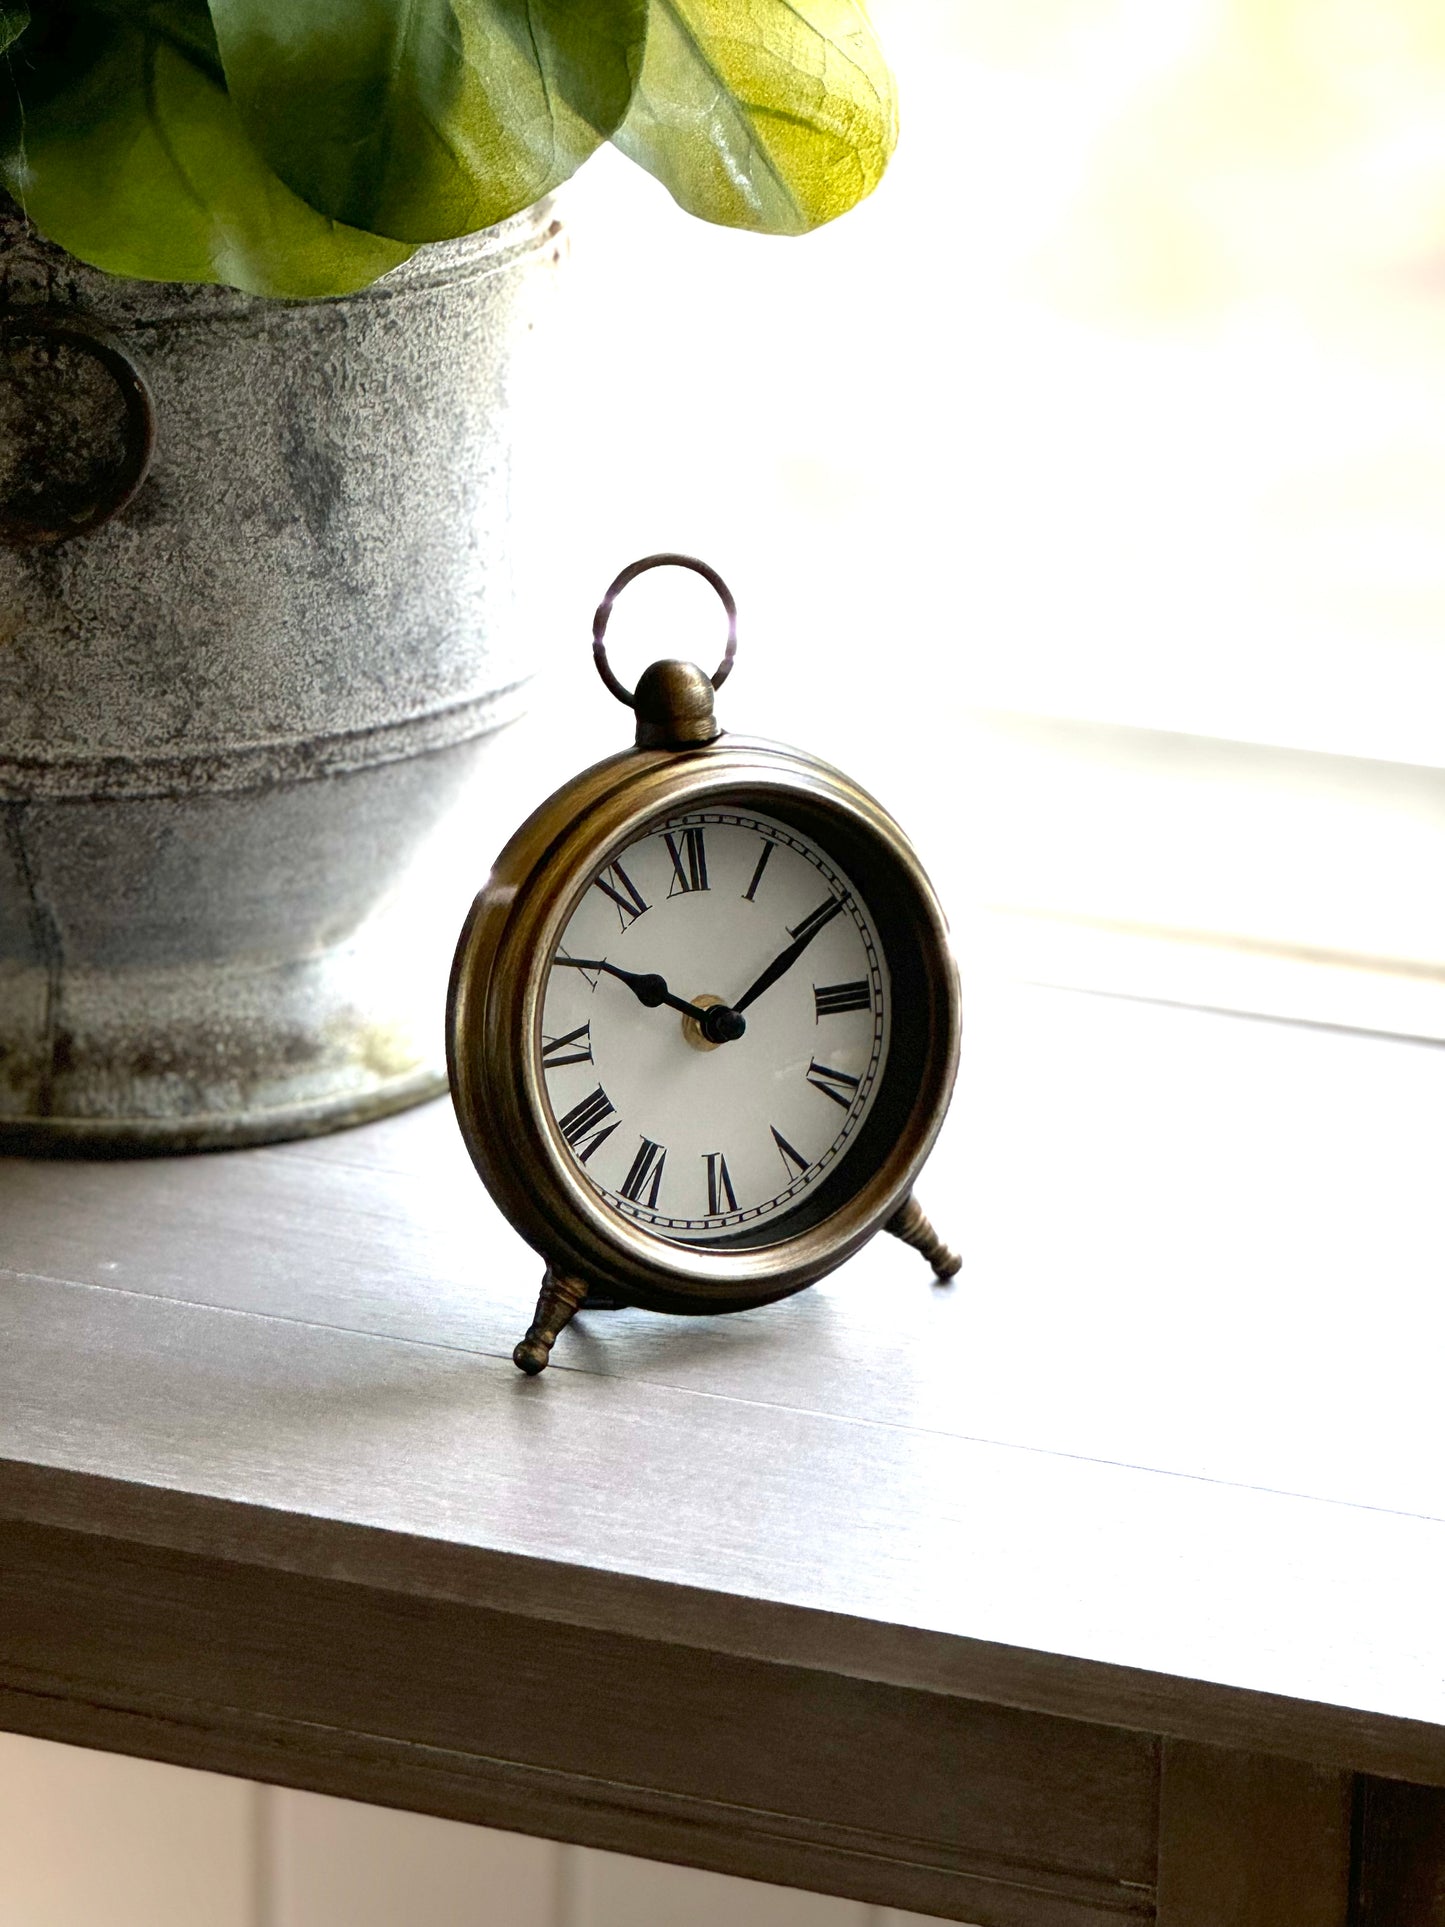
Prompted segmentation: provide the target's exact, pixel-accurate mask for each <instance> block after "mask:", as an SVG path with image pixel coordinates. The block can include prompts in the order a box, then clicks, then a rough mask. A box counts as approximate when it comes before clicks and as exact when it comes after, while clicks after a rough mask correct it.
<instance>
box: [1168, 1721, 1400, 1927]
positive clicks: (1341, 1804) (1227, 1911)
mask: <svg viewBox="0 0 1445 1927" xmlns="http://www.w3.org/2000/svg"><path fill="white" fill-rule="evenodd" d="M1162 1765H1163V1773H1162V1780H1161V1787H1160V1801H1159V1879H1158V1908H1159V1912H1158V1927H1349V1905H1350V1803H1351V1794H1352V1782H1351V1779H1350V1776H1349V1775H1348V1774H1343V1773H1330V1772H1328V1771H1325V1770H1323V1769H1321V1768H1318V1767H1309V1766H1303V1765H1297V1764H1295V1763H1294V1762H1293V1761H1289V1760H1278V1759H1267V1758H1263V1757H1260V1756H1258V1755H1251V1754H1248V1753H1239V1752H1231V1751H1228V1750H1226V1749H1224V1748H1222V1747H1213V1746H1195V1745H1190V1744H1188V1743H1185V1742H1181V1741H1169V1742H1166V1744H1165V1747H1164V1751H1163V1762H1162ZM1392 1927H1395V1924H1392ZM1398 1927H1407V1923H1405V1922H1404V1921H1401V1922H1399V1923H1398Z"/></svg>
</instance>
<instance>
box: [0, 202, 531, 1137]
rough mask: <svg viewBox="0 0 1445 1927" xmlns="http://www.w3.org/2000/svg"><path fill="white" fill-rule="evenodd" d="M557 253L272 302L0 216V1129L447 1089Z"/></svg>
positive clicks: (307, 1124)
mask: <svg viewBox="0 0 1445 1927" xmlns="http://www.w3.org/2000/svg"><path fill="white" fill-rule="evenodd" d="M560 254H561V246H560V239H559V230H558V224H557V222H556V221H555V220H554V219H553V217H552V211H551V208H550V207H549V205H547V204H546V203H543V204H541V205H540V206H538V207H537V208H534V209H531V210H529V211H528V212H527V213H526V214H523V215H519V216H518V217H517V218H516V219H515V220H512V221H509V222H507V223H505V224H504V225H502V226H501V227H498V228H494V229H491V230H488V231H487V232H486V233H483V234H480V235H477V236H474V237H472V238H470V239H468V240H466V241H462V242H455V243H448V244H446V245H444V246H441V247H435V248H429V249H424V250H422V251H421V252H420V253H419V254H418V255H417V256H415V257H414V258H413V260H411V261H410V262H408V263H407V264H406V265H405V266H404V267H402V268H400V269H398V270H396V271H395V272H394V273H393V274H390V275H388V276H387V277H386V278H385V280H383V281H381V282H379V283H378V284H377V285H376V286H374V287H373V288H370V289H368V290H366V291H365V292H364V293H361V294H358V295H355V296H350V297H347V298H345V299H341V300H333V301H324V302H308V303H290V302H274V301H263V300H259V299H255V298H252V297H249V296H247V295H243V294H239V293H236V292H234V291H233V290H230V289H226V288H213V287H191V286H180V285H170V284H155V283H146V282H137V281H124V280H116V279H111V278H110V277H107V276H105V275H103V274H100V273H98V272H96V271H94V270H91V269H89V268H86V267H83V266H81V265H80V264H78V263H77V262H75V261H74V260H73V259H71V258H70V257H69V256H68V255H66V254H64V253H63V252H61V251H60V250H58V249H56V248H54V247H52V246H50V245H49V244H47V243H45V242H43V241H41V240H40V239H39V238H38V237H36V236H35V235H33V234H31V233H30V232H28V231H27V229H26V227H25V225H24V223H23V221H21V220H20V218H19V216H18V214H17V213H16V211H15V210H14V209H11V208H0V1151H7V1150H8V1151H14V1150H21V1151H28V1152H35V1151H64V1150H72V1151H73V1150H87V1151H109V1152H135V1151H152V1150H154V1151H159V1150H174V1149H183V1148H201V1147H207V1146H219V1145H229V1144H244V1143H254V1142H259V1141H262V1140H266V1139H273V1138H282V1137H291V1136H296V1135H301V1134H305V1133H309V1132H314V1131H323V1130H328V1129H331V1128H333V1127H335V1126H337V1125H341V1124H347V1123H352V1122H356V1121H358V1120H360V1119H362V1118H367V1117H374V1116H378V1115H380V1114H381V1113H383V1112H385V1111H388V1110H393V1109H396V1108H398V1107H400V1106H402V1105H405V1104H408V1103H411V1102H414V1101H416V1100H417V1099H419V1098H422V1097H425V1096H429V1095H431V1094H433V1093H434V1092H437V1091H440V1090H441V1089H443V1088H444V1087H445V1071H444V1067H443V1055H442V1010H443V1002H444V995H445V980H446V967H447V960H448V958H449V956H450V951H451V946H452V943H453V941H454V939H455V933H456V928H457V925H458V923H459V921H460V917H461V913H462V910H463V908H464V904H463V903H462V902H461V901H460V898H459V894H458V893H459V892H460V891H463V890H464V891H465V894H466V895H468V896H469V894H470V890H471V888H474V887H475V877H476V874H477V858H478V856H480V857H481V859H482V862H483V865H484V864H485V861H486V858H487V857H488V856H489V855H490V853H491V849H492V836H491V832H490V830H489V829H488V828H486V827H483V828H482V829H481V830H480V831H479V830H478V829H477V827H476V818H475V798H476V794H477V785H478V783H479V781H481V782H485V776H486V763H487V756H488V754H489V746H490V740H491V738H492V737H493V735H494V734H495V732H496V731H498V730H499V729H501V728H502V726H503V725H504V724H505V723H507V722H508V721H510V720H511V719H513V718H514V717H516V716H517V715H518V714H519V713H520V710H521V707H522V703H523V695H524V683H525V677H526V674H527V667H528V663H527V652H526V650H525V649H524V648H523V647H522V646H521V643H520V630H519V624H518V620H517V616H516V612H515V610H514V608H513V603H512V578H511V562H510V557H511V547H512V545H511V542H510V539H509V535H510V528H511V520H512V450H513V445H514V442H515V440H516V439H517V438H518V437H521V436H525V435H527V434H528V433H529V432H537V430H538V421H537V418H536V409H537V408H540V407H541V406H542V395H543V387H544V384H543V382H542V381H541V379H540V368H539V366H538V364H537V362H536V361H535V359H534V357H535V354H536V342H537V340H538V336H537V334H536V333H535V332H534V329H533V324H534V322H535V321H536V319H537V317H538V315H539V312H540V310H541V309H542V307H543V306H544V304H545V303H546V302H547V300H548V297H549V295H550V292H551V287H552V283H553V279H554V269H555V264H556V263H557V261H558V259H559V258H560ZM501 816H502V817H504V816H505V808H503V810H502V812H501ZM500 826H501V825H500V818H499V819H498V827H500ZM459 844H460V845H461V846H462V847H464V848H465V850H466V853H467V860H466V861H465V862H464V863H462V864H459V865H458V864H454V863H453V862H452V861H451V860H450V859H451V857H452V856H453V855H454V854H455V852H456V850H457V848H458V846H459Z"/></svg>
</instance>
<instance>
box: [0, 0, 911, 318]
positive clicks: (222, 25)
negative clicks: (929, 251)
mask: <svg viewBox="0 0 1445 1927" xmlns="http://www.w3.org/2000/svg"><path fill="white" fill-rule="evenodd" d="M0 56H3V57H0V180H3V182H4V185H5V186H6V187H8V188H9V190H10V192H11V193H12V194H13V195H14V196H15V198H16V199H17V200H18V201H20V203H21V204H22V206H23V207H24V208H25V210H26V211H27V213H28V214H29V216H30V217H31V219H32V220H33V221H34V222H35V224H36V226H37V227H38V228H39V229H40V230H41V231H42V232H43V233H45V234H48V235H49V236H50V238H51V239H53V240H55V241H57V242H58V243H60V245H61V246H63V247H66V248H68V249H69V250H70V251H71V252H72V253H73V254H76V255H78V256H79V257H80V258H81V259H82V260H85V261H89V262H92V263H93V264H94V265H96V266H98V267H101V268H105V269H108V270H110V271H111V272H113V273H116V274H128V275H136V276H140V277H143V278H150V279H159V280H184V281H225V282H230V283H232V284H233V285H235V286H237V287H240V288H245V289H248V290H250V291H252V292H256V293H262V294H270V295H284V296H309V295H334V294H344V293H348V292H350V291H351V290H353V289H355V288H358V287H361V286H364V285H365V284H366V283H367V282H369V281H371V280H374V279H375V278H376V276H377V275H379V274H383V273H385V272H386V270H387V269H388V268H390V267H393V266H395V265H396V264H397V263H398V262H399V261H401V260H404V259H405V258H406V255H407V254H408V253H409V252H410V248H411V245H412V244H413V243H416V242H419V241H424V240H441V239H444V238H447V237H449V236H452V235H457V234H464V233H468V232H470V231H472V230H474V229H476V228H478V227H485V226H489V225H491V224H492V223H493V222H495V221H498V220H501V219H503V218H504V217H505V216H507V215H509V214H512V213H515V212H516V211H518V210H519V209H520V208H523V207H525V206H527V205H529V204H530V203H531V202H532V201H534V200H537V199H538V198H540V196H541V195H543V194H544V193H546V192H547V191H548V190H549V189H551V188H553V187H555V186H557V185H558V184H559V183H560V182H562V181H563V180H565V179H566V178H567V177H568V175H570V174H571V173H573V172H574V171H575V169H576V168H577V167H578V166H579V165H580V164H581V162H582V161H584V160H585V159H586V158H587V156H588V155H589V154H590V153H591V152H592V151H593V150H594V149H595V148H596V147H597V146H598V145H599V144H600V143H601V142H602V141H603V140H605V139H608V138H611V139H613V140H614V141H615V142H616V143H617V145H618V146H619V147H621V148H622V149H623V151H624V152H625V153H627V154H628V155H630V156H631V157H632V158H633V159H634V160H636V161H637V162H638V163H639V164H640V165H642V166H643V167H645V168H647V169H648V170H649V171H650V172H651V173H653V174H655V175H656V176H657V177H658V179H659V180H661V181H662V182H663V183H664V184H665V185H666V186H667V187H668V188H669V189H670V190H671V192H672V193H673V195H674V196H675V197H676V199H677V200H678V201H679V202H680V203H681V204H682V206H684V207H685V208H687V209H689V210H690V211H691V212H692V213H695V214H698V215H700V216H702V217H703V218H704V219H706V220H710V221H716V222H722V223H726V224H728V225H731V226H737V227H749V228H757V229H762V230H765V231H768V232H772V233H801V232H803V231H804V230H806V229H808V228H811V227H816V226H817V225H818V224H819V223H820V222H823V221H827V220H831V219H832V218H833V217H834V216H835V215H838V214H841V213H843V212H845V211H846V210H847V209H848V208H850V207H852V206H853V205H854V203H855V202H857V201H858V200H860V199H861V198H862V197H863V195H865V194H867V193H869V192H870V191H871V189H872V188H873V187H874V186H875V185H876V183H877V181H878V179H879V176H880V175H881V174H882V171H883V168H884V165H885V164H886V162H887V159H888V155H889V152H890V151H891V148H892V144H893V140H894V135H895V123H896V112H895V103H894V94H893V85H892V80H891V77H890V76H889V73H888V70H887V67H886V65H885V63H884V61H883V57H882V54H881V52H880V50H879V48H878V45H877V42H876V41H875V40H874V38H873V35H872V31H871V29H870V28H869V26H868V23H867V19H866V16H865V15H864V13H863V11H862V7H861V0H59V3H58V4H57V3H56V0H47V4H46V5H45V6H44V7H42V8H40V9H35V8H34V6H33V0H29V4H27V0H0Z"/></svg>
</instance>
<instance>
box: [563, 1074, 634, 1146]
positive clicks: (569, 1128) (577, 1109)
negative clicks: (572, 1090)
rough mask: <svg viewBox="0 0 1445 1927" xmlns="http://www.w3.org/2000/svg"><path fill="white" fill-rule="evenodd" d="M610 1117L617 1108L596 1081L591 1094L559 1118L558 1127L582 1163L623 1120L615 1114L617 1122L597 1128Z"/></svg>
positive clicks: (615, 1112) (603, 1142)
mask: <svg viewBox="0 0 1445 1927" xmlns="http://www.w3.org/2000/svg"><path fill="white" fill-rule="evenodd" d="M609 1117H613V1118H616V1117H617V1111H616V1109H615V1107H614V1105H613V1102H612V1099H611V1098H610V1097H609V1096H608V1095H607V1093H606V1091H604V1090H603V1088H602V1086H601V1085H600V1084H599V1085H598V1086H597V1089H596V1090H595V1091H593V1093H592V1094H591V1096H590V1097H584V1098H583V1099H582V1102H581V1103H580V1104H574V1105H573V1106H572V1108H571V1110H570V1111H568V1113H567V1115H566V1116H565V1117H559V1118H558V1120H557V1128H558V1130H560V1131H561V1133H562V1135H563V1137H564V1138H566V1140H567V1142H568V1143H569V1144H570V1145H571V1146H572V1149H573V1150H574V1151H575V1152H576V1153H577V1155H578V1157H579V1158H580V1159H581V1160H582V1162H583V1163H584V1164H585V1163H586V1162H587V1160H588V1158H590V1157H591V1155H592V1153H593V1152H594V1151H595V1150H596V1149H597V1147H598V1145H599V1144H605V1143H606V1141H607V1139H608V1138H610V1137H611V1135H612V1133H613V1132H614V1131H615V1130H616V1129H617V1124H620V1123H621V1122H622V1120H621V1118H617V1124H609V1125H607V1127H606V1129H605V1130H599V1129H598V1128H597V1127H598V1126H599V1125H600V1124H601V1123H602V1122H603V1120H604V1119H605V1118H609Z"/></svg>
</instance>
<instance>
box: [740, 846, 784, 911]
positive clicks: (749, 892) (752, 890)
mask: <svg viewBox="0 0 1445 1927" xmlns="http://www.w3.org/2000/svg"><path fill="white" fill-rule="evenodd" d="M776 848H777V845H776V844H774V843H770V842H769V841H768V840H767V838H766V837H765V838H764V839H763V849H762V854H761V856H759V858H758V867H757V869H756V870H754V871H753V880H752V882H751V883H750V884H749V885H748V887H747V889H746V890H744V891H743V902H744V903H751V902H752V900H753V898H754V897H755V896H756V895H757V891H758V885H759V884H760V883H761V882H762V880H763V871H764V870H766V869H767V867H768V858H769V857H770V856H771V855H772V854H773V851H774V850H775V849H776Z"/></svg>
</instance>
